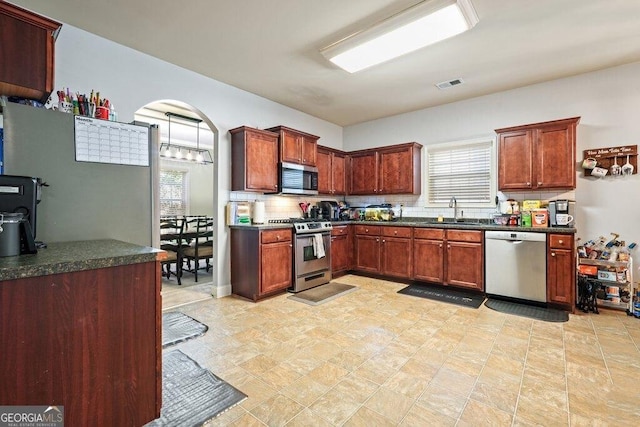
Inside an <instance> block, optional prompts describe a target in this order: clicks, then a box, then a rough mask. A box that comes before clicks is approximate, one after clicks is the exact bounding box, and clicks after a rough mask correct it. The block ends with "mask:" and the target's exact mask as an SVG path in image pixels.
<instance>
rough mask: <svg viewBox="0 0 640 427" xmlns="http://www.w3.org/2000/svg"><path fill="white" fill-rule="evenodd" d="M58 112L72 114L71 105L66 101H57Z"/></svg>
mask: <svg viewBox="0 0 640 427" xmlns="http://www.w3.org/2000/svg"><path fill="white" fill-rule="evenodd" d="M58 111H60V112H61V113H73V104H72V103H71V102H67V101H59V102H58Z"/></svg>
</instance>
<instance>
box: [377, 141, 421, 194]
mask: <svg viewBox="0 0 640 427" xmlns="http://www.w3.org/2000/svg"><path fill="white" fill-rule="evenodd" d="M421 149H422V146H421V145H419V144H416V143H411V144H402V145H398V146H395V147H389V148H385V149H381V150H379V151H378V161H379V163H380V166H379V171H378V194H420V191H421V185H420V181H421V173H420V165H421V154H420V151H421Z"/></svg>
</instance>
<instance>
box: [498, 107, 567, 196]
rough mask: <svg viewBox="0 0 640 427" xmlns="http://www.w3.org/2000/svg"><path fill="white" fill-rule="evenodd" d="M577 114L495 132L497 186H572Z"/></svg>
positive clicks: (512, 188)
mask: <svg viewBox="0 0 640 427" xmlns="http://www.w3.org/2000/svg"><path fill="white" fill-rule="evenodd" d="M579 121H580V117H573V118H569V119H563V120H555V121H551V122H543V123H534V124H529V125H523V126H515V127H510V128H504V129H496V133H497V134H498V188H499V189H500V190H544V189H574V188H575V187H576V172H575V162H576V127H577V125H578V122H579Z"/></svg>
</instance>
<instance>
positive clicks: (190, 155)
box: [160, 112, 213, 165]
mask: <svg viewBox="0 0 640 427" xmlns="http://www.w3.org/2000/svg"><path fill="white" fill-rule="evenodd" d="M165 115H166V116H167V117H168V123H169V124H168V129H167V142H166V143H165V142H163V143H161V144H160V156H161V157H166V158H172V159H175V160H181V161H184V162H190V163H199V164H204V165H206V164H212V163H213V159H212V158H211V152H210V151H209V150H207V149H206V148H200V123H201V122H202V120H201V119H196V118H193V117H189V116H183V115H182V114H176V113H171V112H166V113H165ZM172 117H173V118H178V119H181V120H185V121H188V122H192V123H196V147H195V148H193V147H187V146H184V145H177V144H172V143H171V118H172ZM194 153H195V156H194Z"/></svg>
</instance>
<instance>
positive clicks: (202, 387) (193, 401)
mask: <svg viewBox="0 0 640 427" xmlns="http://www.w3.org/2000/svg"><path fill="white" fill-rule="evenodd" d="M246 398H247V395H246V394H244V393H242V392H241V391H239V390H237V389H236V388H235V387H233V386H232V385H230V384H229V383H227V382H225V381H223V380H221V379H220V378H218V377H217V376H215V375H214V374H213V373H211V371H209V370H207V369H204V368H202V367H201V366H200V365H198V363H197V362H196V361H195V360H193V359H191V358H190V357H189V356H187V355H186V354H184V353H183V352H181V351H180V350H173V351H170V352H167V353H163V355H162V410H161V412H160V418H158V419H156V420H154V421H152V422H150V423H149V424H147V426H154V427H155V426H199V425H202V424H204V423H205V422H206V421H207V420H210V419H211V418H214V417H216V416H218V415H220V414H221V413H223V412H224V411H226V410H227V409H229V408H231V407H233V406H235V405H237V404H238V403H240V402H242V401H243V400H244V399H246Z"/></svg>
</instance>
